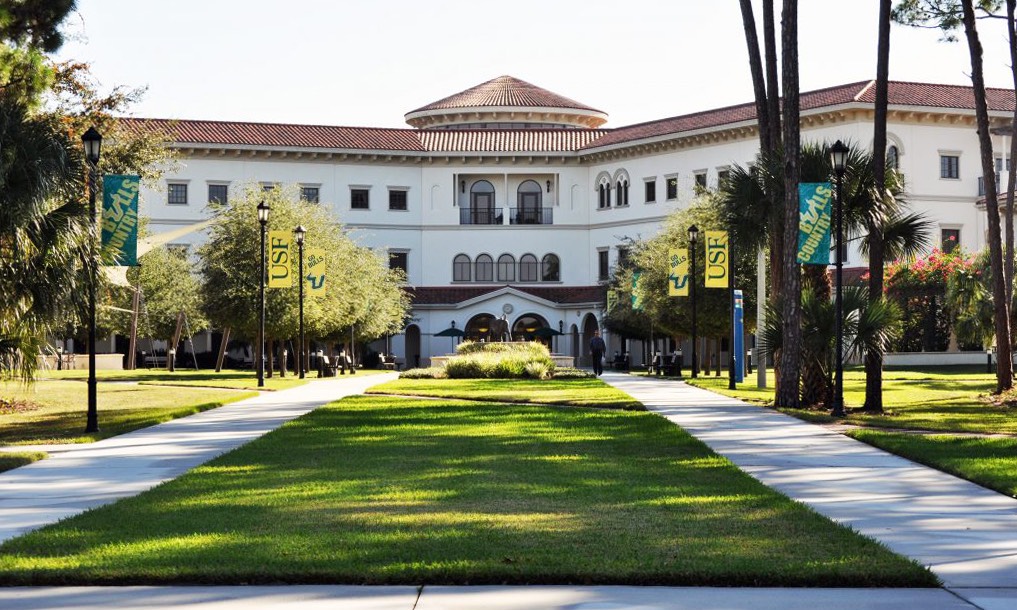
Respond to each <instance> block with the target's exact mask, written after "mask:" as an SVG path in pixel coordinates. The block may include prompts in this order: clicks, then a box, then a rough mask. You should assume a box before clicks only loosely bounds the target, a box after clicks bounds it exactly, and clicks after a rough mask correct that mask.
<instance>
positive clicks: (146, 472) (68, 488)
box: [0, 373, 396, 606]
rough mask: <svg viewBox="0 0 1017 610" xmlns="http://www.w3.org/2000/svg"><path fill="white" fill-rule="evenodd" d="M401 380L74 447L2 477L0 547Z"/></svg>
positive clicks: (256, 403)
mask: <svg viewBox="0 0 1017 610" xmlns="http://www.w3.org/2000/svg"><path fill="white" fill-rule="evenodd" d="M395 377H396V373H388V374H383V375H359V376H347V377H341V378H337V379H335V380H332V379H329V380H324V379H323V380H314V381H313V382H311V383H307V384H305V385H302V386H299V387H296V388H292V389H289V390H282V391H278V392H262V393H261V394H260V395H258V396H255V397H253V398H249V399H247V400H241V401H239V402H235V403H231V404H228V405H226V406H223V407H219V408H217V409H211V410H209V411H204V412H202V413H198V414H195V415H191V416H189V417H183V418H180V419H175V420H173V421H169V422H166V423H164V424H159V425H157V426H152V427H150V428H144V429H141V430H136V431H134V432H130V433H128V434H122V435H120V436H115V437H112V438H108V439H105V440H102V441H98V442H95V443H89V444H87V445H75V448H74V449H73V450H69V451H65V452H61V453H59V454H54V455H51V456H50V457H49V458H47V459H45V460H41V461H38V462H34V463H32V464H29V465H27V466H22V467H21V468H16V469H14V470H10V471H8V472H5V473H3V474H0V542H3V541H5V540H8V539H10V538H14V537H15V536H19V535H21V534H23V533H25V532H28V531H31V530H33V529H37V528H39V527H42V526H44V525H48V524H50V523H54V522H56V521H59V520H60V519H64V518H66V517H70V516H72V515H76V514H78V513H81V512H84V511H85V510H88V509H89V508H94V507H96V506H101V505H103V504H109V503H110V502H114V501H116V500H119V499H120V498H125V497H128V496H133V495H137V494H139V493H141V492H143V491H145V490H146V489H150V488H152V487H155V486H156V485H158V484H159V483H162V482H163V481H168V480H170V479H173V478H175V477H178V476H180V475H181V474H183V473H184V472H186V471H187V470H189V469H191V468H194V467H195V466H199V465H201V464H204V463H205V462H207V461H209V460H211V459H212V458H214V457H216V456H218V455H221V454H223V453H226V452H227V451H230V450H231V449H235V448H236V447H239V446H240V445H243V444H244V443H247V442H249V441H251V440H254V439H256V438H258V437H259V436H262V435H264V434H266V433H268V432H270V431H272V430H274V429H276V428H278V427H279V426H281V425H282V424H284V423H286V422H287V421H289V420H291V419H294V418H296V417H299V416H301V415H303V414H304V413H307V412H308V411H311V410H313V409H315V408H317V407H319V406H321V405H323V404H325V403H328V402H331V401H333V400H337V399H339V398H342V397H343V396H349V395H351V394H360V393H362V392H363V391H364V390H365V389H366V388H368V387H370V386H372V385H376V384H378V383H382V382H384V381H388V380H390V379H395ZM99 425H100V427H101V426H102V408H101V405H100V409H99ZM0 606H2V604H0Z"/></svg>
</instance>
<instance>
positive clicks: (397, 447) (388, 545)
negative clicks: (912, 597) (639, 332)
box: [0, 397, 935, 586]
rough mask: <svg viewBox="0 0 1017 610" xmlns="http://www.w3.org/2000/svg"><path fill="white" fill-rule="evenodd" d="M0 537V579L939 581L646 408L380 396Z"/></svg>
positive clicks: (342, 405)
mask: <svg viewBox="0 0 1017 610" xmlns="http://www.w3.org/2000/svg"><path fill="white" fill-rule="evenodd" d="M0 550H2V553H0V582H2V583H3V584H44V583H45V584H72V583H85V582H88V583H92V584H143V583H144V584H155V583H166V582H178V583H195V584H197V583H241V582H243V583H268V582H294V583H297V582H299V583H348V584H460V585H461V584H494V583H512V584H537V583H546V584H565V583H572V584H671V585H682V584H683V585H726V586H733V585H755V586H760V585H770V586H777V585H784V586H824V585H826V586H829V585H834V584H836V585H839V586H845V585H850V586H931V585H934V584H935V579H934V578H933V577H932V576H931V575H930V574H929V573H928V572H927V571H925V570H924V569H922V568H921V567H919V566H917V564H914V563H912V562H908V561H906V560H904V559H902V558H900V557H897V556H895V555H892V554H890V553H889V552H887V551H886V550H885V549H883V548H881V547H879V546H878V545H876V544H875V543H873V542H872V541H870V540H867V539H864V538H861V537H860V536H857V535H855V534H853V533H852V532H850V531H848V530H847V529H845V528H841V527H838V526H835V525H833V524H831V523H830V522H828V521H827V520H825V519H824V518H822V517H819V516H818V515H816V514H815V513H813V512H811V511H810V510H808V509H806V508H804V507H803V506H801V505H799V504H795V503H793V502H790V501H789V500H787V499H786V498H783V497H781V496H778V495H776V494H775V493H773V492H771V491H769V490H768V489H766V488H765V487H763V486H762V485H761V484H759V483H758V482H757V481H755V480H754V479H751V478H750V477H748V476H747V475H745V474H743V473H741V472H739V471H738V470H737V469H735V468H734V467H733V466H732V465H731V464H730V463H728V462H727V461H726V460H724V459H723V458H720V457H718V456H717V455H715V454H713V453H712V452H710V451H709V449H708V448H707V447H706V446H705V445H703V444H702V443H700V442H699V441H696V440H695V439H693V438H692V437H690V436H689V435H688V434H686V433H684V432H683V431H681V430H680V429H678V428H676V427H674V426H672V425H671V424H669V423H668V422H666V421H665V420H664V419H663V418H661V417H658V416H656V415H651V414H647V413H632V412H618V411H592V410H586V409H583V410H568V409H565V410H562V409H547V408H541V407H535V406H516V405H494V404H490V405H488V404H485V405H477V404H475V403H467V402H458V401H443V402H439V403H435V402H433V401H426V402H423V401H414V400H408V399H399V398H389V397H356V398H351V399H346V400H343V401H340V402H338V403H335V404H333V405H331V406H329V407H326V408H323V409H319V410H317V411H315V412H313V413H311V414H309V415H307V416H304V417H302V418H300V419H297V420H294V421H293V422H291V423H289V424H287V425H286V426H284V427H283V428H281V429H279V430H277V431H276V432H273V433H271V434H269V435H267V436H265V437H263V438H262V439H259V440H258V441H255V442H253V443H251V444H249V445H247V446H245V447H243V448H241V449H239V450H237V451H234V452H232V453H229V454H227V455H225V456H223V457H221V458H219V459H217V460H215V461H214V462H211V463H209V464H208V465H206V466H203V467H200V468H197V469H195V470H194V471H192V472H191V473H190V474H188V475H186V476H184V477H182V478H180V479H178V480H175V481H172V482H169V483H167V484H164V485H162V486H160V487H158V488H156V489H155V490H153V491H151V492H148V493H146V494H144V495H142V496H139V497H136V498H131V499H128V500H125V501H122V502H119V503H117V504H116V505H113V506H109V507H105V508H101V509H98V510H95V511H91V512H89V513H86V514H84V515H82V516H80V517H77V518H74V519H71V520H68V521H66V522H63V523H61V524H58V525H56V526H52V527H49V528H46V529H44V530H41V531H39V532H36V533H33V534H30V535H28V536H25V537H22V538H20V539H16V540H13V541H11V542H8V543H7V544H6V545H4V546H3V547H2V549H0Z"/></svg>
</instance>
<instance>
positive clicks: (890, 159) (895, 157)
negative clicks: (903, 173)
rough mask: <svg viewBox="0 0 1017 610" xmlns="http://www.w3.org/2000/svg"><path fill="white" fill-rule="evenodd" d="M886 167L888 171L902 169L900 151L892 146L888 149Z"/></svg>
mask: <svg viewBox="0 0 1017 610" xmlns="http://www.w3.org/2000/svg"><path fill="white" fill-rule="evenodd" d="M886 167H887V169H897V168H899V167H900V150H899V149H898V148H897V147H896V146H894V145H892V144H891V145H890V147H889V148H887V149H886Z"/></svg>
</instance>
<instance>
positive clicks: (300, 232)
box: [293, 225, 307, 379]
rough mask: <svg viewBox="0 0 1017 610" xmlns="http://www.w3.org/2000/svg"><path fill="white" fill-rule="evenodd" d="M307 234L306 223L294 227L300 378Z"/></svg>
mask: <svg viewBox="0 0 1017 610" xmlns="http://www.w3.org/2000/svg"><path fill="white" fill-rule="evenodd" d="M306 234H307V229H305V228H304V225H297V228H296V229H293V235H294V236H295V237H296V239H297V269H298V270H299V271H298V274H297V280H298V283H299V284H300V297H299V298H300V353H299V355H298V356H297V371H298V372H299V374H300V379H303V378H304V235H306Z"/></svg>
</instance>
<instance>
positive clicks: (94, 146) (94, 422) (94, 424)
mask: <svg viewBox="0 0 1017 610" xmlns="http://www.w3.org/2000/svg"><path fill="white" fill-rule="evenodd" d="M81 143H82V145H83V146H84V148H85V159H86V160H87V161H88V206H89V207H88V210H89V218H90V220H91V235H90V236H89V240H88V245H89V246H90V247H92V248H93V250H92V252H91V253H90V255H89V257H88V266H89V268H88V275H89V278H88V279H89V288H88V417H87V419H86V423H85V432H98V431H99V411H98V400H97V397H96V387H97V385H98V381H97V380H96V378H95V292H96V286H95V284H96V282H97V281H98V278H97V277H96V274H97V271H98V269H97V267H98V263H97V261H96V257H97V256H98V254H97V253H96V251H95V250H94V246H95V239H96V235H95V234H96V228H97V222H96V216H97V212H96V209H95V189H96V187H97V183H98V181H99V179H98V174H99V154H100V153H101V152H102V134H100V133H99V132H98V131H97V130H96V129H95V127H89V128H88V131H86V132H85V133H84V134H83V135H82V136H81Z"/></svg>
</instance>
